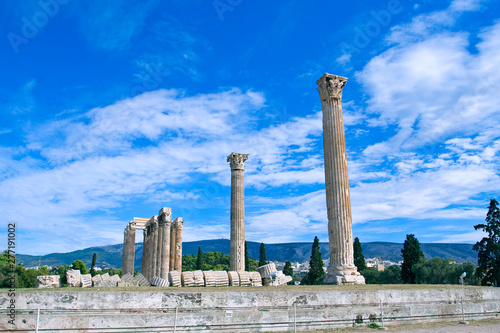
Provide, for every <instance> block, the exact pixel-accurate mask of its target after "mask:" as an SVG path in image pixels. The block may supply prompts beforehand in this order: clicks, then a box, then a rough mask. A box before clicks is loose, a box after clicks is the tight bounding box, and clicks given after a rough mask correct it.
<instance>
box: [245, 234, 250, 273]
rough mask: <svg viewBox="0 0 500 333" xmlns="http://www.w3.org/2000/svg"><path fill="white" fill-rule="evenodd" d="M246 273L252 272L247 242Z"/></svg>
mask: <svg viewBox="0 0 500 333" xmlns="http://www.w3.org/2000/svg"><path fill="white" fill-rule="evenodd" d="M245 272H250V257H249V256H248V246H247V241H245Z"/></svg>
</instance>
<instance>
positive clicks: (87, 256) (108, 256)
mask: <svg viewBox="0 0 500 333" xmlns="http://www.w3.org/2000/svg"><path fill="white" fill-rule="evenodd" d="M420 245H421V248H422V251H423V252H424V255H425V257H426V258H433V257H441V258H451V259H455V260H457V262H459V263H460V262H466V261H471V262H473V263H474V264H476V265H477V252H476V251H473V250H472V245H471V244H448V243H421V244H420ZM265 246H266V256H267V260H272V261H286V260H290V261H292V262H306V261H309V257H310V255H311V247H312V243H282V244H266V245H265ZM122 247H123V245H122V244H115V245H106V246H97V247H89V248H86V249H83V250H77V251H73V252H68V253H51V254H47V255H44V256H32V255H25V254H18V255H17V256H16V257H17V258H18V259H19V260H20V262H22V263H23V264H24V265H25V267H35V266H38V263H39V262H40V264H41V266H61V265H64V264H71V263H72V262H73V261H74V260H83V262H84V263H85V265H86V266H87V267H90V264H91V261H92V255H93V254H94V253H97V266H98V267H101V268H121V265H122ZM199 247H201V249H202V250H203V252H216V251H217V252H222V253H224V254H229V249H230V246H229V240H228V239H214V240H204V241H195V242H184V243H183V244H182V252H183V254H192V255H196V254H197V253H198V248H199ZM259 247H260V243H257V242H248V253H249V256H250V257H251V258H255V259H258V258H259ZM320 247H321V255H322V257H323V259H328V243H320ZM362 247H363V254H364V256H365V258H373V257H381V258H383V259H384V260H391V261H394V262H398V261H399V260H401V249H402V248H403V244H401V243H389V242H371V243H363V244H362ZM141 258H142V243H138V244H136V245H135V269H136V270H140V267H141Z"/></svg>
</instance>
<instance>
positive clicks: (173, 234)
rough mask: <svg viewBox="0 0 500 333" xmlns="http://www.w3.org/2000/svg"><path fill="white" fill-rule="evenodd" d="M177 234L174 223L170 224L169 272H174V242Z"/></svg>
mask: <svg viewBox="0 0 500 333" xmlns="http://www.w3.org/2000/svg"><path fill="white" fill-rule="evenodd" d="M176 234H177V228H176V227H175V223H172V224H171V226H170V263H169V267H170V270H171V271H174V270H175V251H176V247H175V242H176V240H177V237H176Z"/></svg>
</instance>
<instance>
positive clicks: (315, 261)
mask: <svg viewBox="0 0 500 333" xmlns="http://www.w3.org/2000/svg"><path fill="white" fill-rule="evenodd" d="M324 277H325V271H324V270H323V260H322V259H321V251H320V249H319V238H318V237H317V236H316V237H314V242H313V245H312V250H311V260H310V261H309V272H308V273H307V275H306V276H305V277H304V278H303V279H302V284H323V278H324Z"/></svg>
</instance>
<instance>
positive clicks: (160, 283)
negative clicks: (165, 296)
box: [151, 276, 170, 287]
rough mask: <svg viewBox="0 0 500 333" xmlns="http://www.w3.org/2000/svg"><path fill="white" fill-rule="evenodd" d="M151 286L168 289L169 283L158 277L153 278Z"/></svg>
mask: <svg viewBox="0 0 500 333" xmlns="http://www.w3.org/2000/svg"><path fill="white" fill-rule="evenodd" d="M151 285H153V286H156V287H168V286H169V285H170V283H169V282H168V281H167V280H164V279H162V278H160V277H158V276H154V277H153V281H152V282H151Z"/></svg>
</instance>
